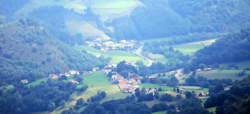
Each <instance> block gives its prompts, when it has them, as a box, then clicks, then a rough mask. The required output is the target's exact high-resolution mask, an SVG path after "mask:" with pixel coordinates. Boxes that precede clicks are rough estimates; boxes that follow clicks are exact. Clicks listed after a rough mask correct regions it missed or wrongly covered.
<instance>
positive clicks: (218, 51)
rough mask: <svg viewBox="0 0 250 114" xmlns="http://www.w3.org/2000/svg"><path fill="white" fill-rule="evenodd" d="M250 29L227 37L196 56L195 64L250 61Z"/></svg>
mask: <svg viewBox="0 0 250 114" xmlns="http://www.w3.org/2000/svg"><path fill="white" fill-rule="evenodd" d="M249 44H250V29H244V30H241V32H240V33H236V34H233V35H229V36H226V37H225V38H222V39H220V40H218V41H216V42H215V43H214V44H212V45H211V46H208V47H205V48H204V49H201V50H200V51H198V52H197V53H196V54H195V59H194V60H193V63H194V64H206V65H214V64H221V63H227V62H240V61H247V60H250V51H249V50H250V45H249Z"/></svg>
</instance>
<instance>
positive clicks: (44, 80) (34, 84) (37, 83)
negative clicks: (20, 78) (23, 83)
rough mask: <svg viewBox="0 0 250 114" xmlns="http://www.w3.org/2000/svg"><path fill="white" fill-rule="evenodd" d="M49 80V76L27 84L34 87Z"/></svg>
mask: <svg viewBox="0 0 250 114" xmlns="http://www.w3.org/2000/svg"><path fill="white" fill-rule="evenodd" d="M47 81H48V78H42V79H39V80H36V81H34V82H32V83H29V84H28V85H27V86H28V87H34V86H37V85H39V84H41V83H43V82H47Z"/></svg>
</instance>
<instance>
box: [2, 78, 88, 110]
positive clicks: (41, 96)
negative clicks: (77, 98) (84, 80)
mask: <svg viewBox="0 0 250 114" xmlns="http://www.w3.org/2000/svg"><path fill="white" fill-rule="evenodd" d="M86 88H87V87H83V88H77V86H76V85H75V84H73V83H71V82H69V81H66V80H48V81H47V82H44V83H41V84H39V85H36V86H27V85H25V84H20V85H19V86H15V87H13V88H9V89H6V88H2V87H1V88H0V113H3V114H27V113H34V112H45V111H52V110H54V109H55V108H57V107H59V106H63V105H64V104H65V103H66V102H67V101H68V100H70V98H71V95H72V94H73V93H74V92H84V91H85V90H86Z"/></svg>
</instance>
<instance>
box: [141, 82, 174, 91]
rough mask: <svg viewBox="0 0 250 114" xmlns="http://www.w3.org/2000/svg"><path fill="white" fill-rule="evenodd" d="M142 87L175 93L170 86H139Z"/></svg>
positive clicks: (144, 84) (145, 84)
mask: <svg viewBox="0 0 250 114" xmlns="http://www.w3.org/2000/svg"><path fill="white" fill-rule="evenodd" d="M139 86H140V87H143V88H147V89H149V88H152V89H154V88H157V89H158V88H161V89H162V91H173V89H174V88H173V87H169V86H162V85H158V84H150V83H143V84H139Z"/></svg>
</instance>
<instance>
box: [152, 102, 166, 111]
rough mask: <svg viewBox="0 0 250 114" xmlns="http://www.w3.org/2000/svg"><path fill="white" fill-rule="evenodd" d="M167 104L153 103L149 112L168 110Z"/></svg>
mask: <svg viewBox="0 0 250 114" xmlns="http://www.w3.org/2000/svg"><path fill="white" fill-rule="evenodd" d="M168 109H169V106H168V105H166V104H164V103H160V104H155V105H153V107H152V109H151V112H159V111H164V110H168Z"/></svg>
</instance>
